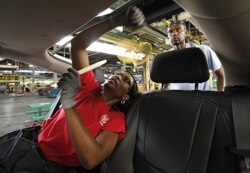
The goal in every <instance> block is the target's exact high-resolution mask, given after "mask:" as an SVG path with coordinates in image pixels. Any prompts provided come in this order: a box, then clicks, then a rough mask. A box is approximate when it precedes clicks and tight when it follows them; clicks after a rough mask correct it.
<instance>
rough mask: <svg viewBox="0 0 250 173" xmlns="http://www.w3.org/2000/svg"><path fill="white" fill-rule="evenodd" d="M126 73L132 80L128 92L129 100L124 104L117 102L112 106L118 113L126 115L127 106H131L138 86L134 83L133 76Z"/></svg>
mask: <svg viewBox="0 0 250 173" xmlns="http://www.w3.org/2000/svg"><path fill="white" fill-rule="evenodd" d="M126 72H127V73H129V74H130V75H131V76H132V78H133V85H132V86H131V88H130V90H129V91H128V95H129V100H127V101H126V102H125V103H124V104H122V103H121V102H118V103H117V104H115V105H114V106H113V108H114V109H119V111H121V112H123V113H127V111H128V107H129V105H130V104H131V102H132V100H133V99H134V98H135V97H136V96H137V94H138V93H139V90H138V86H137V83H136V80H135V78H134V76H133V75H132V74H131V73H130V72H128V71H126Z"/></svg>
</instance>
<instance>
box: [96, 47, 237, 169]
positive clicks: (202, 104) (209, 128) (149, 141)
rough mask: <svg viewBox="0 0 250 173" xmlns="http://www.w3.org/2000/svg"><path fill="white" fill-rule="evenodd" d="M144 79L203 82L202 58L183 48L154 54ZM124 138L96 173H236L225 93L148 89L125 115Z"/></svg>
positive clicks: (205, 74) (204, 67) (196, 51)
mask: <svg viewBox="0 0 250 173" xmlns="http://www.w3.org/2000/svg"><path fill="white" fill-rule="evenodd" d="M150 77H151V79H152V80H153V81H154V82H158V83H173V82H178V83H181V82H183V83H196V89H197V86H198V84H199V83H200V82H204V81H206V80H208V77H209V71H208V67H207V62H206V59H205V55H204V54H203V52H202V51H201V50H200V49H199V48H188V49H182V50H177V51H171V52H165V53H163V54H160V55H157V56H156V57H155V58H154V60H153V64H152V67H151V72H150ZM126 123H127V132H126V137H125V138H124V139H123V140H122V141H120V142H119V144H118V146H117V147H116V149H115V151H114V152H113V153H112V155H111V156H110V157H109V158H108V159H107V160H106V161H105V162H104V163H103V164H102V167H101V171H100V172H101V173H133V172H137V173H237V172H240V169H239V164H238V157H237V156H236V155H235V154H233V153H232V152H231V151H230V147H232V146H235V140H234V139H235V137H234V127H233V118H232V109H231V97H230V94H229V93H227V92H214V91H199V90H193V91H181V90H153V91H147V92H144V93H142V94H141V95H140V96H139V97H138V98H137V99H136V100H135V101H134V103H133V104H132V106H131V108H130V110H129V111H128V113H127V115H126Z"/></svg>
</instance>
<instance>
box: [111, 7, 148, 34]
mask: <svg viewBox="0 0 250 173" xmlns="http://www.w3.org/2000/svg"><path fill="white" fill-rule="evenodd" d="M109 21H110V23H111V25H112V26H113V27H117V26H125V27H127V28H129V29H130V30H132V31H134V30H136V29H138V28H140V27H142V26H144V25H145V17H144V14H143V13H142V11H141V10H140V9H139V8H137V7H136V6H131V7H129V8H128V9H127V10H126V11H125V12H122V13H120V14H117V15H115V16H110V18H109Z"/></svg>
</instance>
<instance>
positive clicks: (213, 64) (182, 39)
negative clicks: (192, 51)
mask: <svg viewBox="0 0 250 173" xmlns="http://www.w3.org/2000/svg"><path fill="white" fill-rule="evenodd" d="M167 32H168V37H169V39H170V41H171V44H172V45H173V48H172V49H170V51H171V50H179V49H184V48H190V47H198V48H200V49H201V50H202V51H203V52H204V54H205V56H206V59H207V64H208V68H209V70H211V71H213V72H214V73H215V75H216V77H217V91H223V90H224V83H225V76H224V70H223V67H222V64H221V62H220V60H219V58H218V56H217V55H216V53H215V52H214V51H213V50H212V49H211V48H210V47H209V46H206V45H196V44H194V43H186V37H187V33H188V32H187V29H186V24H185V22H184V21H178V20H177V21H172V22H171V23H170V25H169V27H168V30H167ZM194 85H195V84H193V83H170V84H169V89H177V90H193V89H194ZM199 90H212V88H211V85H210V82H209V80H208V81H206V82H203V83H201V84H199Z"/></svg>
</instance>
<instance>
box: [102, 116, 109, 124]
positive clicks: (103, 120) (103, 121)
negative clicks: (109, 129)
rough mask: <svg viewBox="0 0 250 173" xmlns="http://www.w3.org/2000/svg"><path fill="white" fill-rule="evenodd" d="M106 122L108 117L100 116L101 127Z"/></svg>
mask: <svg viewBox="0 0 250 173" xmlns="http://www.w3.org/2000/svg"><path fill="white" fill-rule="evenodd" d="M108 121H109V116H108V115H106V114H104V115H102V117H101V119H100V124H101V126H104V125H105V124H106V123H107V122H108Z"/></svg>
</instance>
